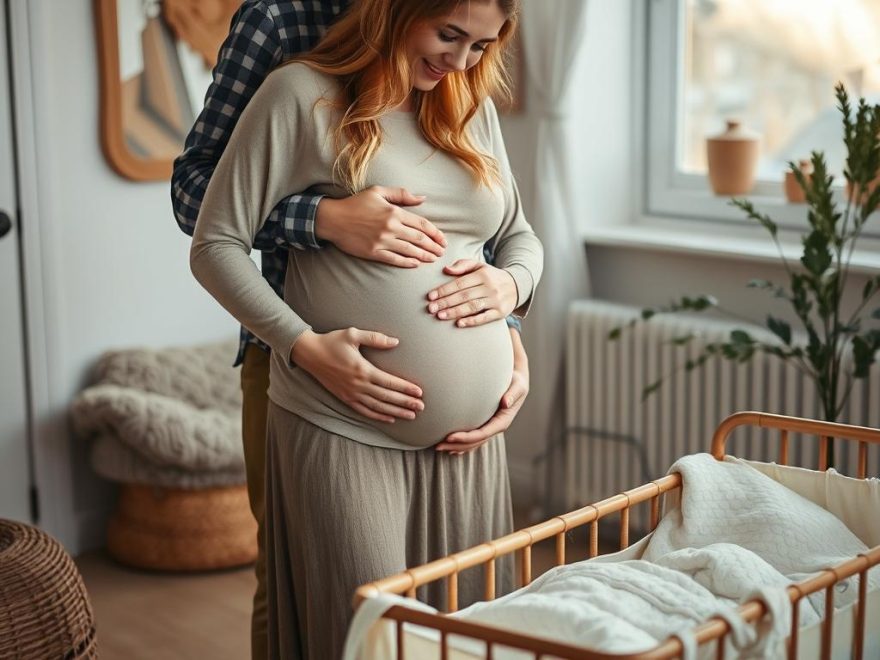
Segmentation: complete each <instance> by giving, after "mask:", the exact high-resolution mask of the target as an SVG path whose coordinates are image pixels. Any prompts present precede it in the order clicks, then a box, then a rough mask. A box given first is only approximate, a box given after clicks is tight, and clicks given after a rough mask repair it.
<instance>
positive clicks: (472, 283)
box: [428, 259, 517, 328]
mask: <svg viewBox="0 0 880 660" xmlns="http://www.w3.org/2000/svg"><path fill="white" fill-rule="evenodd" d="M443 272H444V273H446V274H447V275H454V276H455V279H454V280H452V281H451V282H447V283H446V284H444V285H443V286H439V287H437V288H436V289H432V290H431V291H429V292H428V300H430V301H431V302H430V303H429V304H428V312H430V313H431V314H433V315H434V316H436V317H437V318H438V319H440V320H443V321H452V320H455V321H456V325H457V326H458V327H460V328H464V327H468V326H475V325H483V324H484V323H489V322H490V321H497V320H498V319H503V318H507V316H508V315H510V313H511V312H512V311H513V310H514V309H516V298H517V291H516V283H515V282H514V281H513V277H512V276H511V275H510V273H508V272H507V271H505V270H502V269H501V268H495V266H490V265H489V264H484V263H480V262H479V261H474V260H472V259H459V260H458V261H456V262H455V263H453V264H450V265H449V266H446V267H445V268H444V269H443Z"/></svg>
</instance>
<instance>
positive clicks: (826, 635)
mask: <svg viewBox="0 0 880 660" xmlns="http://www.w3.org/2000/svg"><path fill="white" fill-rule="evenodd" d="M833 627H834V584H832V585H831V586H829V587H828V588H827V589H825V620H824V621H823V622H822V655H821V658H822V660H831V632H832V630H833Z"/></svg>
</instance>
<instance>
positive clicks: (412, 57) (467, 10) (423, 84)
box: [407, 0, 506, 92]
mask: <svg viewBox="0 0 880 660" xmlns="http://www.w3.org/2000/svg"><path fill="white" fill-rule="evenodd" d="M505 20H506V18H505V16H504V14H503V13H502V11H501V8H500V7H499V6H498V3H497V2H494V0H490V1H489V2H479V1H476V0H475V1H473V2H468V1H467V0H465V1H464V2H461V3H460V4H459V5H458V7H456V9H455V11H453V12H452V13H451V14H449V15H448V16H441V17H439V18H435V19H430V20H427V21H422V22H420V23H416V24H415V25H414V26H413V28H412V30H411V31H410V35H409V39H408V40H407V55H408V57H409V61H410V64H411V66H412V71H413V87H414V88H415V89H418V90H419V91H422V92H428V91H431V90H432V89H434V87H436V86H437V83H439V82H440V81H441V80H442V79H443V76H445V75H446V74H447V73H449V72H450V71H464V70H465V69H469V68H471V67H472V66H474V65H475V64H476V63H477V62H479V61H480V57H482V55H483V50H484V49H485V48H486V45H487V44H489V43H491V42H493V41H495V40H496V39H497V38H498V33H499V32H500V31H501V28H502V26H503V25H504V21H505Z"/></svg>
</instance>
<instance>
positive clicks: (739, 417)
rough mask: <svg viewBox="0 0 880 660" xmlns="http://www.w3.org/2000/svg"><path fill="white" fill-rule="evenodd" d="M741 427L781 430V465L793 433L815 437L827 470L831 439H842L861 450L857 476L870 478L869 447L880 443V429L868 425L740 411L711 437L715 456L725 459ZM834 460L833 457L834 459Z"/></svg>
mask: <svg viewBox="0 0 880 660" xmlns="http://www.w3.org/2000/svg"><path fill="white" fill-rule="evenodd" d="M742 426H755V427H758V428H766V429H778V430H779V460H778V462H779V463H780V464H781V465H788V459H789V445H790V440H791V434H792V433H800V434H806V435H815V436H816V437H817V438H818V439H819V469H820V470H827V469H828V459H829V456H828V445H829V444H830V443H829V442H828V440H830V439H832V438H834V439H841V440H849V441H852V442H856V443H857V445H858V450H859V457H858V467H857V472H856V477H857V478H858V479H865V478H867V471H868V445H869V444H880V430H878V429H872V428H868V427H866V426H854V425H851V424H838V423H835V422H820V421H819V420H815V419H803V418H800V417H786V416H785V415H772V414H770V413H761V412H738V413H734V414H733V415H730V416H729V417H727V418H726V419H725V420H724V421H722V422H721V424H719V425H718V428H717V429H716V430H715V435H714V436H713V438H712V455H713V456H714V457H715V458H717V459H718V460H721V459H723V458H724V446H725V444H726V443H727V440H728V438H729V437H730V434H731V433H733V431H734V430H736V429H737V428H739V427H742ZM832 458H833V457H832Z"/></svg>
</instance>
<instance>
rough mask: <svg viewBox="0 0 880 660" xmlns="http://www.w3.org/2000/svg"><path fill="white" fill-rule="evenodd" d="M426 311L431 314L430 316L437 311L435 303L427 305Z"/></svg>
mask: <svg viewBox="0 0 880 660" xmlns="http://www.w3.org/2000/svg"><path fill="white" fill-rule="evenodd" d="M428 311H429V312H431V314H433V313H434V312H436V311H437V303H431V304H430V305H428Z"/></svg>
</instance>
